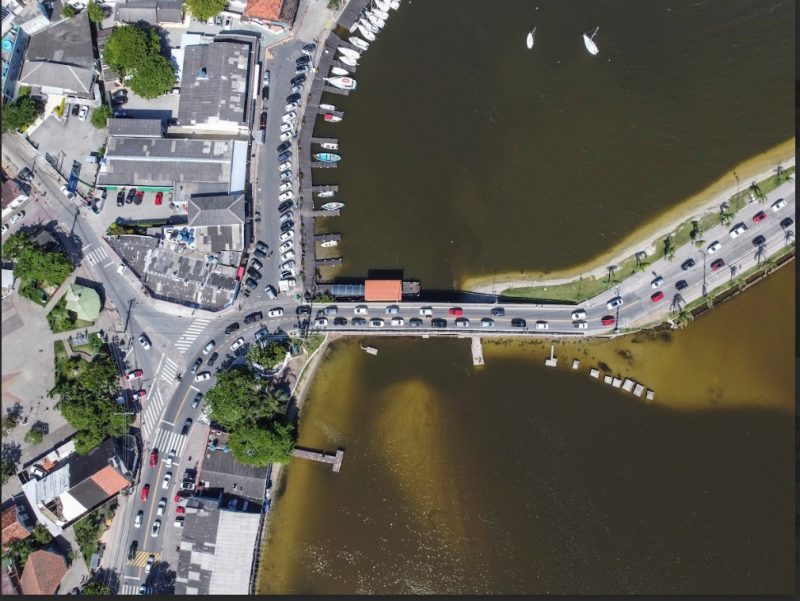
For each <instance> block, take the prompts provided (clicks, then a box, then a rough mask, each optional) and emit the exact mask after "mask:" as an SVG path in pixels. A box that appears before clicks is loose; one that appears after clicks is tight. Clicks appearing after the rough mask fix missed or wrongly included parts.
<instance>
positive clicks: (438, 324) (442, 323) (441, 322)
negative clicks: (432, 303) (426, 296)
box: [431, 317, 447, 328]
mask: <svg viewBox="0 0 800 601" xmlns="http://www.w3.org/2000/svg"><path fill="white" fill-rule="evenodd" d="M431 326H433V327H434V328H446V327H447V320H446V319H442V318H441V317H437V318H434V319H431Z"/></svg>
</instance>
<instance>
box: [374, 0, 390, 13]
mask: <svg viewBox="0 0 800 601" xmlns="http://www.w3.org/2000/svg"><path fill="white" fill-rule="evenodd" d="M374 4H375V6H377V7H378V10H382V11H383V12H385V13H386V14H388V13H389V10H390V9H391V8H392V7H391V6H389V3H388V2H386V1H385V0H374Z"/></svg>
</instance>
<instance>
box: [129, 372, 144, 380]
mask: <svg viewBox="0 0 800 601" xmlns="http://www.w3.org/2000/svg"><path fill="white" fill-rule="evenodd" d="M141 377H142V370H141V369H134V370H133V371H132V372H130V373H129V374H128V376H127V379H128V380H136V379H138V378H141Z"/></svg>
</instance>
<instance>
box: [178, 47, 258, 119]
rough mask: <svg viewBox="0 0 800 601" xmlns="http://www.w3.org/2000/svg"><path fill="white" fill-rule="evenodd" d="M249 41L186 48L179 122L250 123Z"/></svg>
mask: <svg viewBox="0 0 800 601" xmlns="http://www.w3.org/2000/svg"><path fill="white" fill-rule="evenodd" d="M250 60H251V56H250V44H245V43H240V42H233V41H214V42H213V43H211V44H195V45H192V46H187V47H186V48H185V49H184V55H183V67H182V70H181V94H180V104H179V105H178V122H179V123H180V124H181V125H200V124H212V125H213V124H224V123H230V124H236V125H247V123H248V122H249V118H248V115H249V111H248V106H249V104H248V95H249V94H248V92H249V81H250V78H249V72H250Z"/></svg>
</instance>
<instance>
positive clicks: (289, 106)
mask: <svg viewBox="0 0 800 601" xmlns="http://www.w3.org/2000/svg"><path fill="white" fill-rule="evenodd" d="M299 106H300V105H299V104H297V103H296V102H290V103H289V104H287V105H286V106H285V107H283V110H284V111H286V112H287V113H291V112H292V111H293V110H294V109H296V108H297V107H299Z"/></svg>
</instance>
